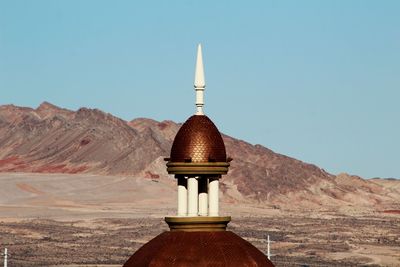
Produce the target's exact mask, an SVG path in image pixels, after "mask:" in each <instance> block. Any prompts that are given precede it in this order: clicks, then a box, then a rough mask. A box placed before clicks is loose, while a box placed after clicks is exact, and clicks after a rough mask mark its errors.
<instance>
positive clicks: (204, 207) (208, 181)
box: [124, 45, 274, 267]
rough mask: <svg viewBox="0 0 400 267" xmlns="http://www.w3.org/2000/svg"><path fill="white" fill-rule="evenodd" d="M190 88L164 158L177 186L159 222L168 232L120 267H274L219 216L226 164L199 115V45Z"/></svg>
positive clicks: (211, 128) (216, 137)
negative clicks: (191, 105) (173, 206)
mask: <svg viewBox="0 0 400 267" xmlns="http://www.w3.org/2000/svg"><path fill="white" fill-rule="evenodd" d="M194 88H195V92H196V102H195V103H196V112H195V114H194V115H193V116H191V117H190V118H189V119H188V120H187V121H186V122H185V123H184V124H183V125H182V126H181V128H180V129H179V131H178V133H177V134H176V136H175V139H174V142H173V144H172V148H171V155H170V157H169V158H166V159H165V160H166V161H167V171H168V173H169V174H173V175H174V177H175V179H176V181H177V194H178V205H177V206H178V207H177V214H176V216H172V217H165V221H166V223H167V224H168V225H169V228H170V231H169V232H164V233H162V234H160V235H158V236H157V237H155V238H154V239H152V240H150V241H149V242H148V243H146V244H145V245H143V246H142V247H141V248H140V249H139V250H138V251H136V252H135V253H134V254H133V255H132V256H131V257H130V258H129V259H128V261H127V262H126V263H125V264H124V267H133V266H135V267H148V266H153V267H157V266H177V267H178V266H179V267H206V266H219V267H236V266H237V267H239V266H254V267H268V266H274V265H273V264H272V263H271V262H270V261H269V260H268V258H267V257H266V256H265V255H264V254H263V253H262V252H261V251H259V250H258V249H257V248H256V247H254V246H253V245H251V244H250V243H249V242H247V241H245V240H244V239H242V238H241V237H239V236H238V235H236V234H234V233H233V232H230V231H226V227H227V224H228V223H229V222H230V220H231V217H230V216H220V215H219V179H221V178H222V175H225V174H227V173H228V168H229V165H230V163H229V162H230V161H231V159H230V158H227V156H226V150H225V144H224V141H223V139H222V136H221V134H220V132H219V131H218V129H217V127H216V126H215V124H214V123H213V122H212V121H211V120H210V119H209V118H208V117H207V116H206V115H204V110H203V106H204V90H205V77H204V67H203V58H202V50H201V45H199V46H198V48H197V60H196V71H195V82H194Z"/></svg>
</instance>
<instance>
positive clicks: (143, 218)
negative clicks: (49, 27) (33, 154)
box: [0, 173, 400, 266]
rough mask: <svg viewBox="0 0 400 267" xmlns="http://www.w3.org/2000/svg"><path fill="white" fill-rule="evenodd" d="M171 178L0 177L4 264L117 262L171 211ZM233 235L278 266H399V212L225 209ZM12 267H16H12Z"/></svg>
mask: <svg viewBox="0 0 400 267" xmlns="http://www.w3.org/2000/svg"><path fill="white" fill-rule="evenodd" d="M175 197H176V193H175V186H174V184H173V181H168V180H151V179H143V178H132V177H113V176H96V175H59V174H51V175H43V174H21V173H12V174H0V246H1V248H3V247H4V246H7V247H8V248H9V250H10V253H11V255H12V256H11V257H10V266H121V265H122V264H123V262H124V261H125V260H126V259H127V258H128V257H129V256H130V255H131V254H132V253H134V251H136V250H137V249H138V248H139V247H140V246H141V245H143V244H144V243H146V242H147V241H149V240H150V239H151V238H153V237H155V236H156V235H157V234H159V233H161V232H162V231H166V230H168V229H167V226H166V224H165V223H164V222H163V217H164V216H167V215H174V213H175V203H176V198H175ZM221 208H222V213H224V214H229V215H231V216H232V217H233V220H232V222H231V223H230V224H229V230H231V231H234V232H236V233H238V234H239V235H240V236H242V237H243V238H245V239H246V240H248V241H249V242H251V243H253V244H254V245H255V246H257V247H258V248H259V249H260V250H262V251H266V241H265V240H266V235H267V234H269V235H270V237H271V239H272V240H273V241H274V243H272V253H273V254H274V257H273V258H272V260H273V262H274V263H275V264H276V266H299V265H301V264H305V265H310V266H356V265H369V266H400V215H399V214H385V213H382V212H381V211H376V212H367V213H366V212H362V213H361V212H357V211H356V210H352V211H351V212H349V213H347V214H343V212H340V213H339V212H336V211H334V210H323V209H321V210H319V211H315V212H313V211H309V212H306V213H305V212H293V211H285V210H280V209H272V208H270V207H268V208H267V207H263V206H262V205H245V206H243V205H242V206H241V205H230V204H226V203H225V204H224V203H222V207H221ZM11 263H12V265H11Z"/></svg>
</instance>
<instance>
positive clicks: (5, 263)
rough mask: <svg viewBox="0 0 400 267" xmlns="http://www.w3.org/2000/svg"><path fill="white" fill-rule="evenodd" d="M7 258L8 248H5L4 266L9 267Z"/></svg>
mask: <svg viewBox="0 0 400 267" xmlns="http://www.w3.org/2000/svg"><path fill="white" fill-rule="evenodd" d="M7 258H8V254H7V248H5V249H4V267H7Z"/></svg>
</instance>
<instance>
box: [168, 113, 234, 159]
mask: <svg viewBox="0 0 400 267" xmlns="http://www.w3.org/2000/svg"><path fill="white" fill-rule="evenodd" d="M226 160H227V159H226V151H225V144H224V141H223V140H222V136H221V134H220V132H219V131H218V129H217V127H216V126H215V124H214V123H213V122H212V121H211V120H210V119H209V118H208V117H207V116H205V115H193V116H191V117H190V118H189V119H188V120H187V121H186V122H185V123H184V124H183V125H182V127H181V128H180V129H179V131H178V133H177V134H176V136H175V139H174V142H173V145H172V149H171V157H170V162H194V163H202V162H226Z"/></svg>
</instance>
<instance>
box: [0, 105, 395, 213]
mask: <svg viewBox="0 0 400 267" xmlns="http://www.w3.org/2000/svg"><path fill="white" fill-rule="evenodd" d="M179 127H180V124H177V123H175V122H173V121H163V122H158V121H154V120H151V119H144V118H139V119H134V120H132V121H130V122H127V121H124V120H122V119H119V118H117V117H115V116H113V115H111V114H108V113H104V112H102V111H100V110H98V109H88V108H80V109H79V110H77V111H71V110H67V109H62V108H59V107H57V106H54V105H52V104H50V103H47V102H44V103H42V104H41V105H40V106H39V107H38V108H36V109H32V108H26V107H17V106H14V105H3V106H0V171H1V172H35V173H93V174H107V175H129V176H132V177H143V178H148V179H153V180H157V179H164V180H165V179H169V180H170V181H171V182H172V181H173V180H172V179H170V178H169V177H168V174H167V173H166V168H165V162H164V160H163V158H164V157H168V156H169V152H170V148H171V145H172V141H173V139H174V137H175V134H176V133H177V131H178V129H179ZM223 138H224V141H225V144H226V147H227V154H228V156H230V157H232V158H233V159H234V160H233V161H232V164H231V169H230V172H229V174H228V175H227V176H226V177H224V178H223V180H222V185H221V189H222V192H223V199H224V201H227V202H233V203H236V202H238V201H240V202H245V203H252V204H260V205H271V206H274V207H275V206H276V207H290V208H308V209H314V208H321V207H327V206H329V207H360V206H362V207H367V208H373V209H385V208H399V206H400V192H399V191H397V190H391V189H390V188H389V187H388V186H386V184H387V183H378V182H376V181H375V182H374V181H369V180H364V179H362V178H360V177H357V176H351V175H347V174H341V175H338V176H335V175H332V174H329V173H327V172H325V171H324V170H323V169H321V168H319V167H317V166H315V165H312V164H308V163H304V162H302V161H299V160H296V159H294V158H290V157H287V156H284V155H281V154H278V153H275V152H273V151H272V150H270V149H268V148H266V147H263V146H261V145H252V144H249V143H247V142H245V141H241V140H238V139H235V138H233V137H230V136H227V135H223ZM396 182H397V181H395V182H394V183H396Z"/></svg>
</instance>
